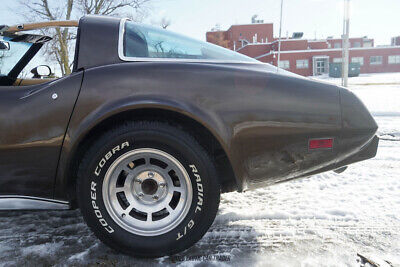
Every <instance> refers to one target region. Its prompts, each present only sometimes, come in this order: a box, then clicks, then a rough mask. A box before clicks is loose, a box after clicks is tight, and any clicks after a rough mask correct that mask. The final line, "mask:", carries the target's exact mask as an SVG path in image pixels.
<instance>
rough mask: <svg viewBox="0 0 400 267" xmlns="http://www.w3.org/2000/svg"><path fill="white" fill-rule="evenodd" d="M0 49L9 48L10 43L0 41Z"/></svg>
mask: <svg viewBox="0 0 400 267" xmlns="http://www.w3.org/2000/svg"><path fill="white" fill-rule="evenodd" d="M0 50H2V51H4V50H10V43H9V42H5V41H0Z"/></svg>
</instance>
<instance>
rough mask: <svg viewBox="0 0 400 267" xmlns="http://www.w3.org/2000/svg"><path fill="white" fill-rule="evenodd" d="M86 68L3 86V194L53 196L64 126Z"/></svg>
mask: <svg viewBox="0 0 400 267" xmlns="http://www.w3.org/2000/svg"><path fill="white" fill-rule="evenodd" d="M82 78H83V72H82V71H80V72H75V73H72V74H71V75H69V76H66V77H64V78H60V79H57V80H54V81H51V82H47V83H44V84H39V85H31V86H0V196H4V195H22V196H35V197H43V198H52V197H53V188H54V180H55V174H56V170H57V164H58V159H59V155H60V149H61V146H62V143H63V141H64V137H65V132H66V128H67V126H68V122H69V119H70V117H71V113H72V110H73V107H74V104H75V102H76V99H77V97H78V93H79V90H80V86H81V82H82Z"/></svg>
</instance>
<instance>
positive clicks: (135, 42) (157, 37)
mask: <svg viewBox="0 0 400 267" xmlns="http://www.w3.org/2000/svg"><path fill="white" fill-rule="evenodd" d="M123 53H124V57H126V58H127V59H130V58H137V59H138V60H140V59H143V58H154V59H166V58H167V59H184V60H191V61H192V60H193V61H231V62H250V63H259V61H257V60H255V59H253V58H250V57H247V56H245V55H242V54H239V53H237V52H234V51H231V50H229V49H225V48H222V47H220V46H217V45H213V44H210V43H207V42H203V41H199V40H196V39H192V38H189V37H186V36H183V35H180V34H177V33H173V32H170V31H167V30H164V29H161V28H156V27H152V26H147V25H142V24H137V23H134V22H131V21H127V22H126V23H125V34H124V42H123Z"/></svg>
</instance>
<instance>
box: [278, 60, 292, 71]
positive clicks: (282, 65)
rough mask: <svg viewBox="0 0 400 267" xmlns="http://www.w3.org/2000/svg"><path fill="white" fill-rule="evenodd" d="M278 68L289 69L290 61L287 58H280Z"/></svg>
mask: <svg viewBox="0 0 400 267" xmlns="http://www.w3.org/2000/svg"><path fill="white" fill-rule="evenodd" d="M279 68H282V69H289V68H290V61H289V60H280V61H279Z"/></svg>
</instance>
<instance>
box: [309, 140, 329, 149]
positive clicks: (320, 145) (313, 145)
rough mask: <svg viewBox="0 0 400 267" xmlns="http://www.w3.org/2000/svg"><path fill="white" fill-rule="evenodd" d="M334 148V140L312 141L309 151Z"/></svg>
mask: <svg viewBox="0 0 400 267" xmlns="http://www.w3.org/2000/svg"><path fill="white" fill-rule="evenodd" d="M332 147H333V138H324V139H311V140H310V141H309V142H308V148H309V149H317V148H332Z"/></svg>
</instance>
